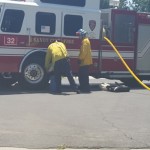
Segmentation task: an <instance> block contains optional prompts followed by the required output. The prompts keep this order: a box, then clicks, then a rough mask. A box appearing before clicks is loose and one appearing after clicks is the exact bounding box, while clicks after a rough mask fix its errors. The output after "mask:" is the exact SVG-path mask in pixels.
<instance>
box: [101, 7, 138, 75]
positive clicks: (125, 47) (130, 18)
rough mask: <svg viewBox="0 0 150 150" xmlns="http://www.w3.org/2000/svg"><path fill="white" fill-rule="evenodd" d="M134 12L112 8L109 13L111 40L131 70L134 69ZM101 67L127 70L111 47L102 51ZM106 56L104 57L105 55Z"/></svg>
mask: <svg viewBox="0 0 150 150" xmlns="http://www.w3.org/2000/svg"><path fill="white" fill-rule="evenodd" d="M135 25H136V12H134V11H127V10H117V9H113V10H112V13H111V37H110V39H111V41H112V42H113V43H114V44H115V46H116V48H117V49H118V50H119V52H120V54H121V55H122V57H123V58H124V59H125V61H126V62H127V64H128V65H129V66H130V68H131V69H132V70H134V69H135V49H136V32H135V31H136V27H135ZM102 56H103V57H102V59H103V60H102V62H103V64H102V69H103V71H104V70H105V71H110V72H116V73H123V72H127V69H126V68H125V67H124V65H123V64H122V62H121V60H120V59H119V57H118V56H117V54H116V53H115V52H114V50H113V49H112V48H111V47H109V46H108V47H107V49H106V50H105V49H103V51H102ZM105 56H106V57H105Z"/></svg>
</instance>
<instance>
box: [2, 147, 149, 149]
mask: <svg viewBox="0 0 150 150" xmlns="http://www.w3.org/2000/svg"><path fill="white" fill-rule="evenodd" d="M0 150H150V149H147V148H145V149H144V148H143V149H138V148H137V149H134V148H131V149H130V148H100V149H71V148H64V149H63V148H62V149H61V148H58V149H53V148H51V149H28V148H13V147H0Z"/></svg>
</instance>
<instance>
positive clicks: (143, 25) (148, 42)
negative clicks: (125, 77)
mask: <svg viewBox="0 0 150 150" xmlns="http://www.w3.org/2000/svg"><path fill="white" fill-rule="evenodd" d="M149 59H150V15H149V14H146V13H141V14H138V40H137V67H136V70H137V72H138V73H139V74H140V75H149V74H150V61H149Z"/></svg>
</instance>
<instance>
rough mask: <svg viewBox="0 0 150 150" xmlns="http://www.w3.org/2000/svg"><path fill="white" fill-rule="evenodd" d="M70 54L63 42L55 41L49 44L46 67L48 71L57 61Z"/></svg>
mask: <svg viewBox="0 0 150 150" xmlns="http://www.w3.org/2000/svg"><path fill="white" fill-rule="evenodd" d="M67 56H68V52H67V49H66V46H65V45H64V44H63V43H62V42H57V41H56V42H54V43H52V44H50V45H49V46H48V49H47V53H46V56H45V69H46V70H47V71H48V70H49V68H50V66H51V65H54V64H55V62H56V61H58V60H60V59H63V58H65V57H67Z"/></svg>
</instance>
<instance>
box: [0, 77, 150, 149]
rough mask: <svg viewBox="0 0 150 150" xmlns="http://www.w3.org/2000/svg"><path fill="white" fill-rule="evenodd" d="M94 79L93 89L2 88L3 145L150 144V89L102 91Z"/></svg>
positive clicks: (0, 119)
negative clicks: (56, 92)
mask: <svg viewBox="0 0 150 150" xmlns="http://www.w3.org/2000/svg"><path fill="white" fill-rule="evenodd" d="M102 82H107V83H109V82H114V81H111V80H105V79H100V80H98V79H97V80H94V79H91V80H90V83H91V88H92V91H93V92H92V93H91V94H79V95H77V94H76V93H74V92H71V91H70V90H69V87H68V83H67V81H66V80H65V79H63V89H64V93H65V94H64V95H51V94H49V93H48V91H47V90H46V91H44V90H43V91H36V92H35V91H27V90H26V91H25V90H21V89H20V87H19V85H17V84H16V85H14V86H13V87H11V88H2V87H1V88H0V90H1V91H0V147H21V148H32V149H34V148H38V149H40V148H41V149H44V148H150V91H148V90H145V89H142V88H136V89H135V88H134V89H131V91H130V92H126V93H113V92H108V91H100V89H99V83H102Z"/></svg>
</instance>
